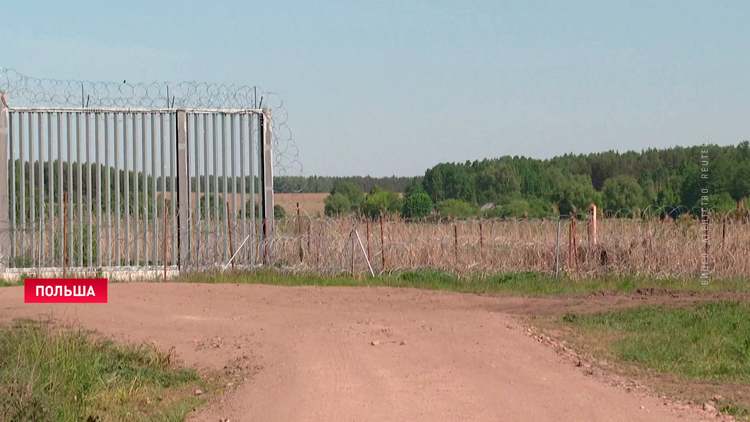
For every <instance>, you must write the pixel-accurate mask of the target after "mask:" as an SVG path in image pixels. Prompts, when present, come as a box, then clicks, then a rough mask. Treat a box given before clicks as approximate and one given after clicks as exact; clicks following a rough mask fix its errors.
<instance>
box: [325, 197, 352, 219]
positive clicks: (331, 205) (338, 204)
mask: <svg viewBox="0 0 750 422" xmlns="http://www.w3.org/2000/svg"><path fill="white" fill-rule="evenodd" d="M323 203H324V204H325V210H324V212H325V214H326V215H327V216H328V217H336V216H339V215H343V214H347V213H348V212H349V211H350V210H351V202H350V201H349V198H347V197H346V196H344V195H343V194H341V193H334V194H333V195H328V196H327V197H326V198H325V199H324V200H323Z"/></svg>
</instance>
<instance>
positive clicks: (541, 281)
mask: <svg viewBox="0 0 750 422" xmlns="http://www.w3.org/2000/svg"><path fill="white" fill-rule="evenodd" d="M179 281H184V282H193V283H254V284H271V285H279V286H365V285H366V286H387V287H408V288H419V289H427V290H448V291H455V292H462V293H476V294H509V295H528V296H553V295H561V294H580V293H590V292H598V291H603V290H606V291H619V292H634V291H636V290H637V289H644V288H659V289H668V290H675V291H698V292H701V291H707V292H710V291H728V292H740V293H744V292H750V284H748V283H742V282H739V281H735V280H713V281H711V283H709V284H707V285H703V284H701V281H700V279H698V278H695V279H683V278H659V279H656V278H650V277H639V276H625V275H603V276H598V277H578V278H570V277H567V276H560V277H555V276H553V275H548V274H541V273H534V272H522V273H505V274H495V275H485V276H473V277H459V276H456V275H454V274H451V273H447V272H441V271H432V270H423V271H408V272H402V273H394V274H386V275H381V276H377V277H370V276H369V275H368V276H361V277H352V276H350V275H338V276H324V275H317V274H290V273H285V272H282V271H277V270H267V271H254V272H237V273H229V272H225V273H221V272H217V273H194V274H189V275H185V276H182V277H180V278H179Z"/></svg>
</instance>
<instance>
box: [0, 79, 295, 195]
mask: <svg viewBox="0 0 750 422" xmlns="http://www.w3.org/2000/svg"><path fill="white" fill-rule="evenodd" d="M0 91H6V92H7V95H8V102H9V105H11V106H14V107H62V108H154V109H165V108H167V109H178V108H190V109H217V110H220V109H261V108H267V109H270V110H271V113H272V121H273V148H274V154H273V161H274V175H275V176H301V175H302V171H303V166H302V162H301V161H300V158H299V148H298V147H297V145H296V142H295V140H294V137H293V136H292V130H291V128H290V127H289V124H288V118H289V115H288V112H287V109H286V108H285V107H284V101H283V99H282V98H281V96H279V95H278V94H277V93H275V92H271V91H264V90H263V89H261V88H260V87H258V86H249V85H234V84H231V85H226V84H217V83H203V82H180V83H170V82H151V83H138V82H130V81H127V80H124V81H122V82H101V81H82V80H72V79H51V78H39V77H33V76H28V75H24V74H22V73H20V72H18V71H16V70H15V69H12V68H6V67H1V66H0ZM256 130H257V128H256ZM278 193H299V191H296V190H293V189H291V188H288V187H286V188H283V189H278Z"/></svg>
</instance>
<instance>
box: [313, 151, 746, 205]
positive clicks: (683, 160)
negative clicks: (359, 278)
mask: <svg viewBox="0 0 750 422" xmlns="http://www.w3.org/2000/svg"><path fill="white" fill-rule="evenodd" d="M704 173H705V176H704V175H703V174H704ZM362 189H364V187H362ZM362 189H360V188H358V187H355V186H352V184H350V183H340V184H338V185H337V186H336V187H334V189H332V190H331V193H332V196H331V197H330V198H329V200H328V201H327V207H326V212H327V214H329V215H335V214H340V213H341V212H344V209H345V208H346V205H347V203H346V201H344V197H345V198H346V199H347V200H348V205H349V207H350V208H351V210H354V211H356V212H360V213H364V214H372V209H373V204H369V205H368V203H367V198H368V197H370V196H373V195H375V198H373V201H375V200H376V199H377V202H379V203H380V205H379V206H377V207H374V208H376V209H378V210H379V212H381V213H390V212H394V213H395V212H399V213H401V214H402V215H404V216H407V217H412V216H413V217H419V216H422V215H424V213H425V212H428V211H427V210H428V209H430V210H432V209H433V208H434V209H436V210H437V211H438V213H439V214H441V215H448V216H472V215H485V216H488V217H523V216H528V217H534V218H539V217H545V216H552V215H570V214H574V213H578V214H580V213H582V212H586V210H587V209H588V207H589V205H590V204H592V203H593V204H596V205H597V206H598V208H599V210H601V211H603V212H604V213H605V214H609V215H617V216H629V215H632V214H633V213H637V212H638V211H639V210H644V209H650V210H655V212H656V211H657V210H658V213H660V214H661V216H663V215H664V214H665V213H666V214H669V215H670V216H671V217H676V216H677V215H679V214H682V213H691V212H692V213H695V212H699V209H700V207H701V206H704V207H706V208H710V209H712V210H713V211H714V212H719V213H727V212H731V211H735V210H738V209H740V208H741V210H740V211H742V212H744V206H745V205H744V204H748V200H747V198H748V196H750V144H749V143H748V142H747V141H743V142H741V143H739V144H738V145H731V146H723V147H722V146H717V145H708V146H705V147H702V146H693V147H674V148H669V149H662V150H657V149H648V150H645V151H641V152H635V151H629V152H625V153H618V152H614V151H609V152H602V153H592V154H579V155H573V154H567V155H563V156H560V157H555V158H552V159H548V160H538V159H532V158H525V157H517V156H516V157H511V156H505V157H501V158H496V159H485V160H482V161H473V162H471V161H467V162H465V163H441V164H438V165H436V166H434V167H432V168H430V169H428V170H427V171H426V172H425V175H424V177H423V178H421V180H415V181H414V183H412V184H411V185H410V186H409V187H407V188H406V189H405V191H404V192H405V194H406V195H405V197H404V198H403V199H399V200H397V199H395V197H394V196H391V199H392V200H393V202H394V203H393V204H391V203H388V201H387V200H385V199H384V195H385V194H383V193H382V189H380V190H379V191H377V192H372V191H371V192H370V193H368V194H366V195H365V194H363V193H362ZM353 191H354V192H353ZM337 193H338V194H339V195H338V196H336V197H335V198H334V196H335V195H336V194H337ZM703 196H705V197H706V198H702V197H703ZM411 197H415V198H416V197H419V198H420V199H419V203H420V204H422V205H420V206H419V207H418V208H419V210H418V211H415V210H414V209H412V208H414V202H415V200H410V198H411ZM424 197H427V198H429V201H427V200H425V198H424ZM702 199H705V201H703V203H702ZM399 201H401V203H400V204H399V203H398V202H399ZM410 201H411V204H410V207H411V208H409V207H407V205H408V204H409V203H410ZM487 203H492V204H495V205H496V206H495V207H494V208H492V209H489V210H485V211H480V207H481V206H482V205H484V204H487ZM407 208H409V209H407Z"/></svg>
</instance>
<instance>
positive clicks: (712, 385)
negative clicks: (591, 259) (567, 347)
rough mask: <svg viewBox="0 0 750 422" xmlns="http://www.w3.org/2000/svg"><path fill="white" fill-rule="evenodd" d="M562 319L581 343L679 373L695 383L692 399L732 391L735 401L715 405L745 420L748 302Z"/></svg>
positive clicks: (749, 372) (749, 364)
mask: <svg viewBox="0 0 750 422" xmlns="http://www.w3.org/2000/svg"><path fill="white" fill-rule="evenodd" d="M562 320H563V322H562V323H563V324H564V325H565V326H567V328H570V329H573V332H574V333H575V334H576V335H577V338H578V340H577V341H578V342H579V343H581V344H585V345H586V346H587V347H588V348H590V349H591V350H595V351H597V350H598V351H600V353H598V354H602V355H604V356H606V357H607V358H614V359H615V360H617V361H621V362H627V363H631V364H634V365H636V366H637V367H639V368H641V369H642V370H650V371H654V372H656V373H659V374H666V375H667V376H670V377H671V376H676V377H677V378H676V380H677V381H676V382H677V383H678V384H680V385H688V384H690V385H692V386H693V387H692V389H693V392H691V393H689V394H690V396H691V397H701V399H706V398H707V397H711V395H710V393H707V392H706V391H709V390H711V389H720V390H722V391H729V394H730V396H732V398H733V400H729V401H728V402H726V403H722V404H720V405H717V407H718V408H719V410H720V411H722V412H724V413H728V414H731V415H733V416H735V417H742V418H743V419H742V420H746V418H747V416H748V411H747V409H748V408H750V403H749V402H748V398H747V396H746V395H745V394H742V393H739V391H740V390H744V391H747V389H748V388H750V303H746V302H736V301H717V302H706V303H698V304H693V305H690V306H688V307H681V308H673V307H665V306H640V307H636V308H631V309H626V310H618V311H609V312H602V313H597V314H588V315H576V314H567V315H565V316H564V317H563V318H562ZM595 354H597V353H596V352H595ZM704 390H705V391H704ZM735 392H736V393H737V394H735ZM733 401H738V402H737V403H734V402H733Z"/></svg>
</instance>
